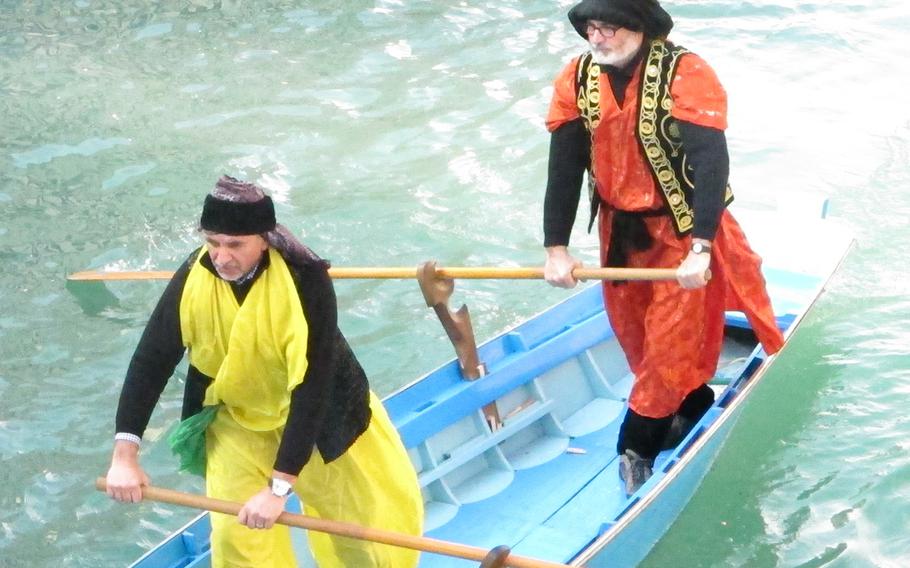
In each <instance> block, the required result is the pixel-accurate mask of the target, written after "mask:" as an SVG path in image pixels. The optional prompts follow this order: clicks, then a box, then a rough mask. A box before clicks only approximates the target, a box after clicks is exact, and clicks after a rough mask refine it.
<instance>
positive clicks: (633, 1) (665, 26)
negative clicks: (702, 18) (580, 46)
mask: <svg viewBox="0 0 910 568" xmlns="http://www.w3.org/2000/svg"><path fill="white" fill-rule="evenodd" d="M588 20H598V21H601V22H604V23H605V24H610V25H614V26H619V27H621V28H626V29H627V30H632V31H633V32H644V34H645V37H649V38H663V37H666V36H667V34H669V33H670V30H671V29H673V18H671V17H670V14H668V13H667V12H666V10H664V9H663V8H661V6H660V3H659V2H657V0H582V2H581V3H579V4H577V5H575V6H574V7H573V8H572V9H571V10H569V21H570V22H572V27H574V28H575V31H576V32H578V35H580V36H581V37H583V38H585V39H588V34H587V33H586V31H585V27H586V26H587V23H588Z"/></svg>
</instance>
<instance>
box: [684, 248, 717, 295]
mask: <svg viewBox="0 0 910 568" xmlns="http://www.w3.org/2000/svg"><path fill="white" fill-rule="evenodd" d="M710 267H711V253H710V252H703V253H698V254H696V253H694V252H692V251H689V254H688V255H687V256H686V259H685V260H683V262H682V264H680V265H679V268H677V269H676V281H677V282H679V285H680V286H682V287H683V288H685V289H686V290H694V289H696V288H702V287H704V286H706V285H707V284H708V278H710V277H711V276H710V274H711V273H710V272H709V270H708V269H709V268H710Z"/></svg>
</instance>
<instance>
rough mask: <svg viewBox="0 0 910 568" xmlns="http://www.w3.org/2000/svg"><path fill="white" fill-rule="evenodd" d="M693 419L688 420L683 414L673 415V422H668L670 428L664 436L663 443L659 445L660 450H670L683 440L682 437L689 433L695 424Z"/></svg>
mask: <svg viewBox="0 0 910 568" xmlns="http://www.w3.org/2000/svg"><path fill="white" fill-rule="evenodd" d="M695 422H696V421H695V420H689V419H688V418H686V417H685V416H680V415H679V414H677V415H675V416H674V417H673V422H671V423H670V429H669V430H668V431H667V436H666V437H665V438H664V443H663V444H662V445H661V447H660V449H661V450H672V449H673V448H675V447H676V446H678V445H679V443H680V442H682V441H683V438H685V437H686V436H688V435H689V432H691V431H692V428H693V427H694V426H695Z"/></svg>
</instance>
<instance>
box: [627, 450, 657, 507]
mask: <svg viewBox="0 0 910 568" xmlns="http://www.w3.org/2000/svg"><path fill="white" fill-rule="evenodd" d="M653 467H654V460H649V459H645V458H643V457H641V456H640V455H638V454H636V453H635V451H634V450H626V451H625V452H624V453H622V454H620V456H619V478H620V479H622V480H623V482H624V483H625V484H626V486H625V489H626V497H628V496H630V495H632V494H633V493H635V492H636V491H638V490H639V489H641V486H642V485H644V484H645V481H647V480H648V479H650V478H651V475H653V473H654V470H653V469H652V468H653Z"/></svg>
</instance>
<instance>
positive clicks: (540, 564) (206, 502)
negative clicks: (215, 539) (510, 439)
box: [95, 477, 568, 568]
mask: <svg viewBox="0 0 910 568" xmlns="http://www.w3.org/2000/svg"><path fill="white" fill-rule="evenodd" d="M95 488H96V489H98V491H107V480H106V479H104V478H103V477H99V478H97V479H96V480H95ZM142 497H143V498H144V499H148V500H150V501H160V502H162V503H170V504H172V505H182V506H184V507H191V508H193V509H202V510H204V511H211V512H214V513H224V514H227V515H237V514H238V513H239V512H240V508H241V507H242V504H240V503H235V502H233V501H224V500H222V499H213V498H211V497H206V496H204V495H196V494H193V493H184V492H182V491H174V490H172V489H164V488H161V487H152V486H145V487H143V488H142ZM276 522H278V523H280V524H282V525H287V526H290V527H298V528H302V529H307V530H313V531H318V532H324V533H329V534H334V535H339V536H345V537H348V538H357V539H360V540H368V541H370V542H379V543H382V544H390V545H393V546H400V547H403V548H410V549H411V550H421V551H423V552H433V553H435V554H444V555H446V556H454V557H456V558H464V559H467V560H476V561H478V562H479V561H483V560H487V561H488V562H489V561H490V559H489V556H490V552H491V551H489V550H486V549H483V548H479V547H476V546H469V545H467V544H460V543H457V542H449V541H445V540H438V539H435V538H427V537H423V536H414V535H409V534H404V533H397V532H393V531H387V530H383V529H376V528H370V527H364V526H361V525H356V524H354V523H345V522H341V521H331V520H328V519H319V518H316V517H309V516H306V515H298V514H295V513H287V512H285V513H282V514H281V516H280V517H278V520H277V521H276ZM494 556H495V555H494ZM496 560H497V562H502V563H500V564H496V565H497V566H514V567H515V568H568V565H566V564H559V563H556V562H548V561H546V560H538V559H535V558H528V557H526V556H515V555H512V554H509V555H508V556H506V557H505V558H504V559H501V558H497V559H496Z"/></svg>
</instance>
